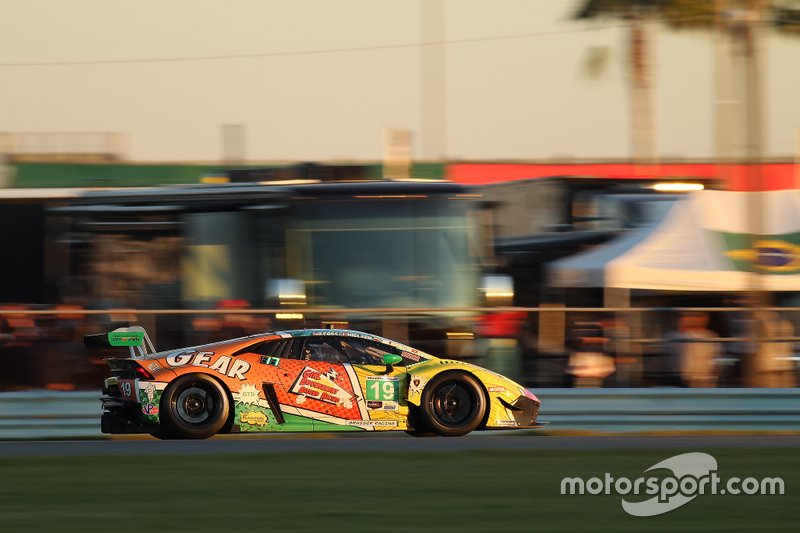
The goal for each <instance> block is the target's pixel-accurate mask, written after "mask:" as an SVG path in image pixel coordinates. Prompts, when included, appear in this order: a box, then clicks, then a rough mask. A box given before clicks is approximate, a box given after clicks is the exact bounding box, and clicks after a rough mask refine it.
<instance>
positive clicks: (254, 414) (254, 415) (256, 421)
mask: <svg viewBox="0 0 800 533" xmlns="http://www.w3.org/2000/svg"><path fill="white" fill-rule="evenodd" d="M268 420H269V418H268V417H267V415H266V414H265V413H262V412H261V411H244V412H242V413H241V414H239V422H240V423H242V422H243V423H245V424H250V425H251V426H265V425H267V421H268Z"/></svg>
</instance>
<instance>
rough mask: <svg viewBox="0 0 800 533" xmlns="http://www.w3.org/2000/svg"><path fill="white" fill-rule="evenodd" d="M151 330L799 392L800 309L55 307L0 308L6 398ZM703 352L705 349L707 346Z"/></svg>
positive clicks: (164, 336)
mask: <svg viewBox="0 0 800 533" xmlns="http://www.w3.org/2000/svg"><path fill="white" fill-rule="evenodd" d="M130 325H142V326H144V327H145V329H146V330H147V331H148V333H149V335H150V337H151V338H152V339H153V340H154V342H155V344H156V347H157V348H158V349H172V348H179V347H183V346H195V345H201V344H205V343H210V342H215V341H219V340H224V339H230V338H234V337H239V336H243V335H249V334H254V333H259V332H264V331H276V330H285V329H296V328H319V327H328V326H333V327H341V328H350V329H358V330H362V331H366V332H368V333H373V334H378V335H383V336H385V337H389V338H392V339H395V340H398V341H401V342H407V343H408V344H410V345H412V346H414V347H415V348H418V349H421V350H423V351H425V352H428V353H431V354H433V355H436V356H439V357H447V358H451V359H459V360H464V361H468V362H472V363H476V364H479V365H481V366H485V367H487V368H490V369H492V370H495V371H497V372H499V373H501V374H504V375H506V376H508V377H510V378H512V379H515V380H517V381H519V382H520V383H522V384H524V385H526V386H529V387H534V388H537V389H541V388H558V387H572V386H578V387H615V388H618V387H634V388H635V387H651V386H655V387H676V386H690V387H700V388H709V387H714V386H718V387H743V386H750V387H773V388H790V387H794V386H796V385H797V384H798V383H800V379H799V378H800V375H798V370H799V367H798V362H799V361H800V357H798V353H797V350H796V348H797V347H798V346H800V337H798V334H800V308H797V307H792V308H785V307H771V308H758V309H754V308H746V307H745V308H743V307H726V308H722V307H647V308H645V307H639V308H629V307H617V308H594V307H585V308H578V307H565V306H557V305H543V306H541V307H531V308H527V307H526V308H523V307H469V308H448V309H442V308H436V309H430V308H419V309H408V308H402V309H398V308H380V309H377V308H359V309H331V308H312V307H295V308H280V309H258V308H250V307H245V308H226V309H81V308H79V309H75V308H68V307H65V306H60V307H59V308H57V309H52V308H49V309H43V308H32V307H31V306H12V305H3V306H0V360H2V361H3V362H4V368H5V369H6V370H5V372H3V373H2V374H1V375H0V391H2V390H6V391H7V390H22V389H50V390H88V389H92V388H95V387H97V386H98V385H99V384H100V383H102V380H103V378H104V377H105V375H106V372H107V366H106V365H105V363H104V360H103V358H104V357H106V356H107V355H108V354H107V353H100V352H97V351H95V352H92V351H87V350H86V349H84V347H83V345H82V342H81V339H82V336H83V335H84V334H87V333H97V332H102V331H110V330H111V329H114V328H116V327H121V326H130ZM703 345H706V346H705V347H703Z"/></svg>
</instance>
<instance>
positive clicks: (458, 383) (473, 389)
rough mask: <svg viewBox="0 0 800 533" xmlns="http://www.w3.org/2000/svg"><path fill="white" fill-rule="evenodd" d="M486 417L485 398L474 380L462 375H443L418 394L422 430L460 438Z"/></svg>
mask: <svg viewBox="0 0 800 533" xmlns="http://www.w3.org/2000/svg"><path fill="white" fill-rule="evenodd" d="M485 414H486V397H485V395H484V394H483V389H482V388H481V385H480V383H478V380H477V379H475V378H474V377H472V376H471V375H469V374H465V373H463V372H445V373H443V374H439V375H438V376H436V377H435V378H433V379H431V381H430V382H429V383H428V385H427V386H426V387H425V390H424V391H423V392H422V398H421V401H420V415H421V417H422V418H423V421H424V424H425V429H430V430H431V431H433V432H434V433H436V434H438V435H442V436H444V437H460V436H461V435H466V434H467V433H469V432H470V431H473V430H475V429H477V428H478V426H479V425H480V424H481V421H482V420H483V417H484V415H485Z"/></svg>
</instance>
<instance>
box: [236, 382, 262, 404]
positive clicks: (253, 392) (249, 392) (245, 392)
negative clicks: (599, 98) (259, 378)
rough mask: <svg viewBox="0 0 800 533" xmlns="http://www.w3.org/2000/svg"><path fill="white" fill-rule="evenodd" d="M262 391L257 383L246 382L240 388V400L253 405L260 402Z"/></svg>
mask: <svg viewBox="0 0 800 533" xmlns="http://www.w3.org/2000/svg"><path fill="white" fill-rule="evenodd" d="M259 394H260V391H259V390H258V389H257V388H256V386H255V385H251V384H250V383H245V384H244V385H242V387H241V388H240V389H239V397H238V400H239V401H240V402H241V403H243V404H245V405H252V404H256V403H258V400H259V397H258V395H259Z"/></svg>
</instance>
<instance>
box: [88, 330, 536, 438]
mask: <svg viewBox="0 0 800 533" xmlns="http://www.w3.org/2000/svg"><path fill="white" fill-rule="evenodd" d="M85 340H86V345H87V346H97V345H98V344H100V345H103V346H127V347H129V350H130V357H129V358H124V359H120V358H112V359H108V363H109V365H110V367H111V371H112V376H111V377H109V378H108V379H106V381H105V385H104V387H103V398H102V402H103V416H102V431H103V433H149V434H151V435H153V436H155V437H159V438H197V439H201V438H206V437H210V436H212V435H215V434H217V433H237V432H277V431H284V432H293V431H348V430H349V431H386V430H402V431H406V432H408V433H411V434H413V435H418V436H421V435H443V436H452V437H455V436H460V435H465V434H467V433H469V432H471V431H473V430H490V429H513V428H537V427H541V426H542V424H539V423H537V420H536V419H537V416H538V413H539V405H540V402H539V400H538V399H537V398H536V396H535V395H533V394H532V393H531V392H530V391H528V390H527V389H525V388H524V387H522V386H521V385H518V384H517V383H514V382H513V381H511V380H510V379H508V378H505V377H503V376H501V375H499V374H497V373H495V372H492V371H490V370H486V369H484V368H481V367H479V366H475V365H472V364H468V363H464V362H461V361H453V360H448V359H439V358H436V357H433V356H431V355H428V354H426V353H424V352H421V351H419V350H416V349H414V348H411V347H410V346H406V345H404V344H401V343H399V342H395V341H392V340H389V339H386V338H383V337H378V336H376V335H370V334H368V333H362V332H358V331H350V330H335V329H303V330H291V331H279V332H273V333H263V334H258V335H251V336H248V337H242V338H237V339H232V340H227V341H223V342H216V343H213V344H206V345H202V346H193V347H190V348H183V349H178V350H171V351H165V352H155V350H154V348H153V345H152V343H151V342H150V339H149V338H148V337H147V334H146V333H145V332H144V330H143V329H142V328H140V327H131V328H120V329H117V330H114V331H112V332H110V333H107V334H106V333H103V334H97V335H88V336H87V337H86V339H85Z"/></svg>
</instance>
